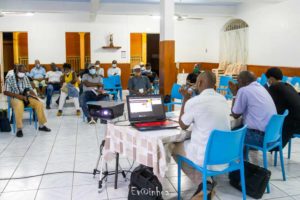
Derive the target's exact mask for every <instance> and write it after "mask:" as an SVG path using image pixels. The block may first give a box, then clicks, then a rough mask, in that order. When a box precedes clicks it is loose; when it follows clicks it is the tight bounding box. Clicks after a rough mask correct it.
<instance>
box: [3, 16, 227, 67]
mask: <svg viewBox="0 0 300 200" xmlns="http://www.w3.org/2000/svg"><path fill="white" fill-rule="evenodd" d="M226 21H227V19H226V18H222V17H218V18H205V19H204V20H185V21H176V22H175V41H176V50H175V51H176V61H179V62H196V61H211V62H218V55H219V53H218V52H219V31H220V29H221V27H222V26H223V24H224V23H225V22H226ZM0 31H4V32H5V31H27V32H28V40H29V41H28V48H29V49H28V51H29V52H28V54H29V63H33V62H34V60H35V59H40V61H41V62H42V63H50V62H56V63H63V62H65V60H66V52H65V51H66V50H65V32H90V33H91V59H92V61H95V60H100V61H101V62H104V63H107V62H111V61H112V60H113V59H117V60H118V61H119V62H123V63H124V62H126V63H128V62H130V33H132V32H148V33H159V19H155V18H153V17H151V16H130V15H127V16H125V15H100V16H98V17H97V20H96V21H95V22H90V21H89V20H88V15H86V14H76V15H74V14H36V15H34V16H32V17H3V18H0ZM110 33H113V34H114V44H115V45H117V46H122V49H120V50H117V51H115V50H103V49H102V48H101V47H102V46H105V45H107V39H108V38H107V37H108V35H109V34H110ZM206 49H207V53H206ZM121 51H126V54H127V57H126V58H125V59H121Z"/></svg>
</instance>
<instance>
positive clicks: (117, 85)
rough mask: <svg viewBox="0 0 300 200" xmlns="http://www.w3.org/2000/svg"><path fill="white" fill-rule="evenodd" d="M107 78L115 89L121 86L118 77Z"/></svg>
mask: <svg viewBox="0 0 300 200" xmlns="http://www.w3.org/2000/svg"><path fill="white" fill-rule="evenodd" d="M108 78H110V79H111V81H112V83H113V84H114V85H115V87H121V86H122V84H121V77H120V76H110V77H108Z"/></svg>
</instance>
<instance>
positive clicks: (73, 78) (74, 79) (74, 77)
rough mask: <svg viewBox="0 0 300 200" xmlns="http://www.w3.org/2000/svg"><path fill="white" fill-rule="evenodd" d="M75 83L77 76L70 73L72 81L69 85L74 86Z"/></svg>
mask: <svg viewBox="0 0 300 200" xmlns="http://www.w3.org/2000/svg"><path fill="white" fill-rule="evenodd" d="M76 82H77V76H76V73H75V72H72V81H71V83H72V84H73V85H74V84H75V83H76Z"/></svg>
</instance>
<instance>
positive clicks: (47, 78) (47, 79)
mask: <svg viewBox="0 0 300 200" xmlns="http://www.w3.org/2000/svg"><path fill="white" fill-rule="evenodd" d="M45 81H46V83H47V84H48V83H49V72H47V73H46V76H45Z"/></svg>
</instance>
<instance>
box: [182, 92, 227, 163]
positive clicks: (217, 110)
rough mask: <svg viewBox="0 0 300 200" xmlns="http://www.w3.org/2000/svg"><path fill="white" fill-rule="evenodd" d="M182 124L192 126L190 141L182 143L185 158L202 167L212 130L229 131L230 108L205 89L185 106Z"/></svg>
mask: <svg viewBox="0 0 300 200" xmlns="http://www.w3.org/2000/svg"><path fill="white" fill-rule="evenodd" d="M181 120H182V122H183V123H184V124H185V125H187V126H189V125H191V124H193V127H192V135H191V139H190V140H187V141H185V142H184V148H185V151H186V154H187V157H188V158H189V159H190V160H192V161H193V162H195V163H196V164H198V165H203V161H204V156H205V150H206V145H207V142H208V139H209V137H210V134H211V132H212V131H213V130H215V129H217V130H223V131H229V130H230V128H231V127H230V107H229V105H228V103H227V102H226V99H225V97H224V96H222V95H221V94H218V93H217V92H216V91H215V90H213V89H206V90H204V91H202V92H201V94H199V95H198V96H195V97H193V98H191V99H190V100H188V101H187V102H186V104H185V108H184V114H183V115H182V118H181Z"/></svg>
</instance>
